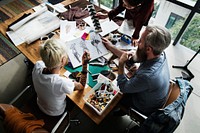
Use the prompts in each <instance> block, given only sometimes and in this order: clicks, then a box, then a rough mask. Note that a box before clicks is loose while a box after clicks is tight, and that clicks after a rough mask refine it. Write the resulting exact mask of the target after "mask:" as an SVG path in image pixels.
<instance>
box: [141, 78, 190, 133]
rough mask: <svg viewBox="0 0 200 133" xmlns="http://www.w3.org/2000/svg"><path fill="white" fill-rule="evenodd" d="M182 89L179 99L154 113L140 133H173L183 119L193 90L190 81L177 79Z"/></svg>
mask: <svg viewBox="0 0 200 133" xmlns="http://www.w3.org/2000/svg"><path fill="white" fill-rule="evenodd" d="M176 82H177V84H178V85H179V87H180V95H179V97H178V98H177V99H176V100H175V101H174V102H173V103H171V104H169V105H168V106H166V107H165V108H164V109H162V110H158V111H156V112H154V113H152V114H151V115H150V116H149V117H148V118H147V119H146V120H145V121H144V123H143V124H142V125H141V127H140V128H139V129H138V131H137V132H139V133H172V132H174V131H175V129H176V128H177V127H178V125H179V124H180V121H181V119H182V118H183V114H184V110H185V104H186V101H187V99H188V97H189V96H190V94H191V92H192V90H193V88H192V86H191V85H190V83H189V81H187V80H184V79H176Z"/></svg>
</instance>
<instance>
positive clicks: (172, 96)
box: [126, 80, 193, 132]
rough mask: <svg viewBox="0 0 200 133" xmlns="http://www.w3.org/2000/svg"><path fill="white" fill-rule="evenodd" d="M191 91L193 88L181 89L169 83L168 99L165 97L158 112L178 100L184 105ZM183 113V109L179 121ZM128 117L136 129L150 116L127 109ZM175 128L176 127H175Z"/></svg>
mask: <svg viewBox="0 0 200 133" xmlns="http://www.w3.org/2000/svg"><path fill="white" fill-rule="evenodd" d="M185 82H187V81H186V80H185ZM192 90H193V88H192V87H191V86H189V87H187V88H183V89H181V88H180V85H179V84H178V83H177V82H174V81H170V86H169V92H168V97H167V100H166V103H165V104H164V105H163V107H162V108H161V109H158V110H164V109H165V108H166V107H167V106H170V105H171V104H174V102H177V100H178V99H179V101H180V100H183V101H184V103H185V102H186V100H187V99H188V97H189V95H190V94H191V92H192ZM183 113H184V108H183V111H182V115H181V119H182V116H183ZM158 114H159V113H158ZM128 115H129V116H130V118H131V119H132V122H133V121H134V122H135V123H136V124H137V129H138V128H140V127H141V126H142V125H143V124H144V123H145V122H146V121H147V120H148V117H150V116H151V115H150V116H145V115H143V114H142V113H140V112H138V111H137V110H135V109H133V108H130V109H129V112H128ZM132 122H131V123H132ZM131 123H130V124H129V126H128V127H127V128H126V131H127V132H129V127H130V125H131ZM146 123H148V122H146ZM146 123H145V124H146ZM176 126H178V125H176ZM174 130H175V129H174ZM135 132H136V131H135ZM151 132H152V131H151Z"/></svg>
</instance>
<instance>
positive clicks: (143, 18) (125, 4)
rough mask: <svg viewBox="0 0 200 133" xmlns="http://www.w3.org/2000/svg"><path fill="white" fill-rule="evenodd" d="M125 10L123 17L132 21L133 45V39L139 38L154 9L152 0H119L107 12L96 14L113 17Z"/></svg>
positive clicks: (102, 16) (101, 16)
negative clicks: (116, 4)
mask: <svg viewBox="0 0 200 133" xmlns="http://www.w3.org/2000/svg"><path fill="white" fill-rule="evenodd" d="M124 10H126V12H125V19H127V20H128V21H132V25H133V26H134V27H135V30H134V32H133V34H132V43H133V45H135V41H136V40H137V39H138V38H139V35H140V31H141V29H142V26H143V25H144V26H147V25H148V22H149V20H150V18H151V15H152V12H153V10H154V0H119V5H118V6H117V7H116V8H115V9H113V10H111V11H110V12H108V14H103V13H101V12H98V13H97V16H98V17H99V18H100V19H101V18H106V17H109V19H114V18H115V17H116V16H117V15H118V14H119V13H121V12H122V11H124Z"/></svg>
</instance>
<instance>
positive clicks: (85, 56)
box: [82, 51, 91, 65]
mask: <svg viewBox="0 0 200 133" xmlns="http://www.w3.org/2000/svg"><path fill="white" fill-rule="evenodd" d="M90 59H91V58H90V53H89V52H87V51H85V52H84V53H83V56H82V65H85V64H87V63H88V62H89V61H90Z"/></svg>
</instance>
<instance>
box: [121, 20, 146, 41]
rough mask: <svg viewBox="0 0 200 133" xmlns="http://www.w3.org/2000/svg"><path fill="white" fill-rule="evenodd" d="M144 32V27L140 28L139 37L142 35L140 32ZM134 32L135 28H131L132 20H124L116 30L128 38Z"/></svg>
mask: <svg viewBox="0 0 200 133" xmlns="http://www.w3.org/2000/svg"><path fill="white" fill-rule="evenodd" d="M144 30H145V26H143V27H142V29H141V31H140V36H141V34H142V32H143V31H144ZM134 31H135V28H134V26H133V22H132V20H127V19H125V20H124V21H123V22H122V24H121V26H120V27H119V29H118V32H119V33H121V34H125V35H127V36H129V37H132V35H133V32H134Z"/></svg>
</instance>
